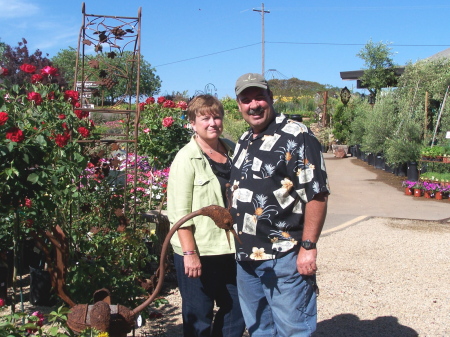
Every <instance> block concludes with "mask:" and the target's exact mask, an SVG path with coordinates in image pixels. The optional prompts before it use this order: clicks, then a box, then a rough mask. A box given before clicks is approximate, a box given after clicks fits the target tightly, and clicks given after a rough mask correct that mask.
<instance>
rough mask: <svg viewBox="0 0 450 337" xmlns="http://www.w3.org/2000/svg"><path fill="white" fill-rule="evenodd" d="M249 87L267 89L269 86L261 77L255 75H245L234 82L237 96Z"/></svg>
mask: <svg viewBox="0 0 450 337" xmlns="http://www.w3.org/2000/svg"><path fill="white" fill-rule="evenodd" d="M250 87H258V88H263V89H267V88H268V87H269V85H268V84H267V81H266V79H265V78H264V76H263V75H261V74H257V73H247V74H244V75H242V76H241V77H239V78H238V79H237V81H236V87H235V88H234V90H235V91H236V95H239V94H240V93H241V92H243V91H244V90H245V89H247V88H250Z"/></svg>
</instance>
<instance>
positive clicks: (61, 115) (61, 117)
mask: <svg viewBox="0 0 450 337" xmlns="http://www.w3.org/2000/svg"><path fill="white" fill-rule="evenodd" d="M58 118H59V119H66V115H64V114H59V115H58Z"/></svg>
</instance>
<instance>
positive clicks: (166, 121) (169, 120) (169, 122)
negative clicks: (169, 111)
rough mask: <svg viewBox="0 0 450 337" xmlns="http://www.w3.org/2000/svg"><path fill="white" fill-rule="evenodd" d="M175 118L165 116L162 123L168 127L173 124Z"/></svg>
mask: <svg viewBox="0 0 450 337" xmlns="http://www.w3.org/2000/svg"><path fill="white" fill-rule="evenodd" d="M173 122H174V120H173V118H172V117H165V118H164V119H163V121H162V125H163V126H164V127H166V128H168V127H170V126H172V124H173Z"/></svg>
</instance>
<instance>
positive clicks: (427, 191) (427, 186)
mask: <svg viewBox="0 0 450 337" xmlns="http://www.w3.org/2000/svg"><path fill="white" fill-rule="evenodd" d="M440 187H441V185H440V184H438V183H434V182H428V181H424V182H423V184H422V189H423V196H424V197H425V198H428V199H429V198H433V197H434V195H435V193H436V191H438V190H439V188H440Z"/></svg>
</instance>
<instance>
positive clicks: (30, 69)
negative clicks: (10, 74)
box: [19, 63, 36, 74]
mask: <svg viewBox="0 0 450 337" xmlns="http://www.w3.org/2000/svg"><path fill="white" fill-rule="evenodd" d="M19 68H20V70H22V71H24V72H26V73H29V74H34V72H35V71H36V67H35V66H33V65H31V64H27V63H24V64H22V65H21V66H20V67H19Z"/></svg>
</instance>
